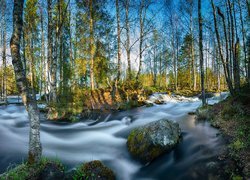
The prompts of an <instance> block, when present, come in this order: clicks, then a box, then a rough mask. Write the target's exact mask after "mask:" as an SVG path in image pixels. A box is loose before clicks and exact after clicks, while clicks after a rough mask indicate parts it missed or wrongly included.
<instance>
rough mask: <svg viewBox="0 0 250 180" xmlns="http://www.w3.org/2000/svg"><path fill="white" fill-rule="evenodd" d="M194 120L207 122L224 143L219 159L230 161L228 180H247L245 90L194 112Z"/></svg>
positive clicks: (249, 106)
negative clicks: (214, 128) (222, 152)
mask: <svg viewBox="0 0 250 180" xmlns="http://www.w3.org/2000/svg"><path fill="white" fill-rule="evenodd" d="M197 119H198V120H204V119H206V120H209V121H210V122H211V125H212V126H213V127H216V128H218V129H219V130H220V131H221V133H222V134H223V136H224V139H225V140H226V141H227V149H226V151H225V153H224V154H223V155H222V156H221V157H219V158H221V159H222V160H223V159H231V160H232V162H233V164H235V165H232V166H228V167H227V169H225V170H226V171H228V173H231V176H232V177H239V178H240V177H241V178H244V179H249V178H250V95H249V89H245V90H244V91H242V92H241V93H240V94H239V95H238V96H236V97H228V98H227V99H225V100H223V101H221V102H219V103H217V104H215V105H213V106H206V107H205V108H200V109H198V110H197Z"/></svg>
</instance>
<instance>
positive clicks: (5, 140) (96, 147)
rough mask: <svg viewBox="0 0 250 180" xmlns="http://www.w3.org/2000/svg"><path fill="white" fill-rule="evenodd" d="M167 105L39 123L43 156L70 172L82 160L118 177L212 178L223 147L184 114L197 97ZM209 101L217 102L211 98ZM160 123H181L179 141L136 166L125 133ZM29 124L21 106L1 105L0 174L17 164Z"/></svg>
mask: <svg viewBox="0 0 250 180" xmlns="http://www.w3.org/2000/svg"><path fill="white" fill-rule="evenodd" d="M166 99H167V100H166V104H163V105H155V106H152V107H140V108H136V109H132V110H129V111H122V112H116V113H112V114H110V115H108V116H105V118H103V120H102V121H100V120H98V121H96V120H95V119H93V120H91V119H87V120H86V119H83V120H82V121H80V122H77V123H73V124H69V123H54V122H48V121H45V120H42V121H41V141H42V145H43V155H44V156H48V157H53V158H58V159H60V160H61V161H62V162H63V163H65V164H66V165H67V166H68V167H69V168H73V167H75V166H77V165H79V164H81V163H82V162H86V161H91V160H96V159H98V160H102V161H103V162H104V163H105V164H106V165H108V166H109V167H110V168H112V169H113V170H114V171H115V173H116V174H117V176H118V179H126V180H127V179H166V178H168V179H208V177H210V176H211V177H212V176H213V174H216V170H215V168H214V164H216V163H217V162H216V157H217V156H218V155H219V154H220V153H221V151H222V149H223V148H224V142H223V139H222V138H221V136H219V135H218V133H219V132H218V130H216V129H214V128H212V127H211V126H210V124H209V123H208V122H202V123H197V122H196V121H195V116H192V115H188V114H187V113H188V112H192V111H195V109H196V108H197V107H199V106H200V101H199V100H198V98H185V99H182V100H175V99H172V100H171V99H169V98H166ZM210 100H211V102H212V103H214V102H217V101H218V100H220V99H219V98H218V97H217V98H216V97H214V98H211V99H210ZM160 119H170V120H173V121H176V122H178V123H179V124H180V127H181V129H182V141H181V142H180V143H179V145H178V146H177V147H176V148H175V149H174V150H173V151H171V152H170V153H168V154H165V155H163V156H161V158H158V159H156V160H155V161H153V162H152V163H150V164H149V165H146V166H145V165H142V164H140V163H138V162H136V161H135V160H134V159H132V158H131V156H130V155H129V153H128V151H127V148H126V138H127V136H128V134H129V132H130V131H131V130H132V129H133V128H135V127H138V126H141V125H143V124H147V123H149V122H152V121H157V120H160ZM28 135H29V124H28V117H27V113H26V112H25V109H24V107H23V106H17V105H8V106H0V146H1V148H0V173H2V172H4V171H5V170H6V168H7V167H8V166H9V165H10V164H14V163H20V162H22V161H23V160H24V159H25V158H26V154H27V150H28Z"/></svg>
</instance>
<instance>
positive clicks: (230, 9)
mask: <svg viewBox="0 0 250 180" xmlns="http://www.w3.org/2000/svg"><path fill="white" fill-rule="evenodd" d="M227 1H228V7H229V16H230V21H231V33H232V34H231V36H232V39H231V40H232V41H231V47H232V54H233V79H234V88H235V89H238V88H237V87H236V86H237V85H236V81H237V80H236V78H237V60H236V57H235V44H234V39H235V34H234V33H235V28H236V27H234V19H233V12H232V4H231V2H230V0H227Z"/></svg>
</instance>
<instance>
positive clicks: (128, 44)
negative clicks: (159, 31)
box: [125, 0, 132, 79]
mask: <svg viewBox="0 0 250 180" xmlns="http://www.w3.org/2000/svg"><path fill="white" fill-rule="evenodd" d="M129 4H130V0H126V4H125V26H126V54H127V62H128V79H131V78H132V74H131V61H130V27H129Z"/></svg>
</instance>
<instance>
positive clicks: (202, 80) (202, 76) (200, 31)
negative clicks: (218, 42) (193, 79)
mask: <svg viewBox="0 0 250 180" xmlns="http://www.w3.org/2000/svg"><path fill="white" fill-rule="evenodd" d="M198 19H199V51H200V71H201V96H202V105H203V106H204V105H205V104H206V99H205V88H204V67H203V66H204V65H203V64H204V63H203V44H202V40H203V35H202V23H203V22H202V16H201V0H198Z"/></svg>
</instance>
